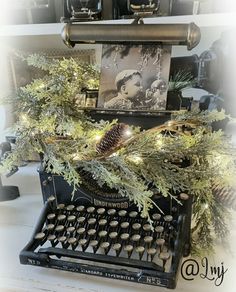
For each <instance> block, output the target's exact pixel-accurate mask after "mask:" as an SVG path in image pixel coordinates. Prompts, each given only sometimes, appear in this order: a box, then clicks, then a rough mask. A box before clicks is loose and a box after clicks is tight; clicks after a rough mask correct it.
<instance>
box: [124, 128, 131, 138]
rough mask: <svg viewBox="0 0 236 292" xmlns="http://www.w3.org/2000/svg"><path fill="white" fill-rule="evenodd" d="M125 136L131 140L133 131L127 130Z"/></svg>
mask: <svg viewBox="0 0 236 292" xmlns="http://www.w3.org/2000/svg"><path fill="white" fill-rule="evenodd" d="M124 136H125V137H127V138H129V137H131V136H132V131H131V129H130V128H128V129H126V130H125V132H124Z"/></svg>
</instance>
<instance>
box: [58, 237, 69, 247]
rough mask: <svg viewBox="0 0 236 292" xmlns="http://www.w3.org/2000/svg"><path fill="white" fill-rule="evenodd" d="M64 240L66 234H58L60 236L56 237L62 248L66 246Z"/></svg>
mask: <svg viewBox="0 0 236 292" xmlns="http://www.w3.org/2000/svg"><path fill="white" fill-rule="evenodd" d="M66 240H67V238H66V236H60V237H58V241H59V242H60V243H61V245H62V247H63V248H67V246H66Z"/></svg>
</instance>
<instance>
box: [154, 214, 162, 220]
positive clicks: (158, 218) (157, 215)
mask: <svg viewBox="0 0 236 292" xmlns="http://www.w3.org/2000/svg"><path fill="white" fill-rule="evenodd" d="M152 219H153V220H155V221H158V220H160V219H161V214H158V213H155V214H153V215H152Z"/></svg>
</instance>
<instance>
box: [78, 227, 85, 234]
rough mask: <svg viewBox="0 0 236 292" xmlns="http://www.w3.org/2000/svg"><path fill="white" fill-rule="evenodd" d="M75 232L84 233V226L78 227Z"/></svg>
mask: <svg viewBox="0 0 236 292" xmlns="http://www.w3.org/2000/svg"><path fill="white" fill-rule="evenodd" d="M77 233H78V234H79V235H82V234H84V233H85V228H84V227H81V228H78V229H77Z"/></svg>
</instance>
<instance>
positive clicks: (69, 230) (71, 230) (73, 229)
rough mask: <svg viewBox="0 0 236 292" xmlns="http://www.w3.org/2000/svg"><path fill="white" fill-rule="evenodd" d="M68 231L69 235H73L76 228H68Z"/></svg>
mask: <svg viewBox="0 0 236 292" xmlns="http://www.w3.org/2000/svg"><path fill="white" fill-rule="evenodd" d="M66 231H67V232H68V233H73V232H74V231H75V227H74V226H70V227H68V228H67V229H66Z"/></svg>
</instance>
